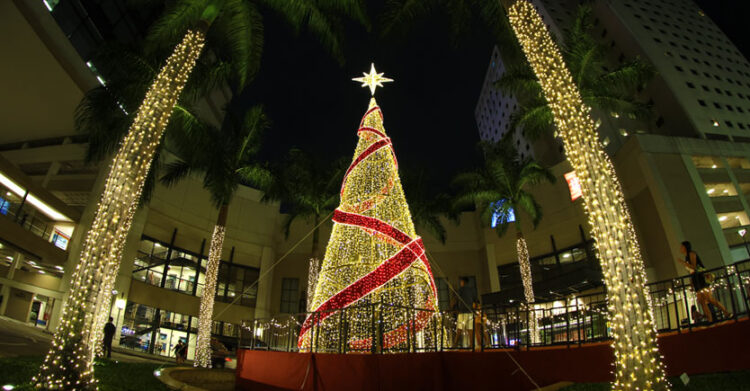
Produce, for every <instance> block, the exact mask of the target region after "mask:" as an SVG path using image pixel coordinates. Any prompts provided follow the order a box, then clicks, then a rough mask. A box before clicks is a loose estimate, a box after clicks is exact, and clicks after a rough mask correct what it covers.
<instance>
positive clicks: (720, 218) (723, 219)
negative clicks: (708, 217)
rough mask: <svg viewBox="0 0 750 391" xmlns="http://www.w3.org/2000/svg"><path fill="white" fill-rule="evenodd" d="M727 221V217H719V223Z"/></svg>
mask: <svg viewBox="0 0 750 391" xmlns="http://www.w3.org/2000/svg"><path fill="white" fill-rule="evenodd" d="M726 219H727V216H721V217H719V221H725V220H726Z"/></svg>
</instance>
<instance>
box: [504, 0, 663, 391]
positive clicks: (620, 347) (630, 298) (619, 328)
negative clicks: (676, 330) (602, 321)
mask: <svg viewBox="0 0 750 391" xmlns="http://www.w3.org/2000/svg"><path fill="white" fill-rule="evenodd" d="M508 17H509V19H510V24H511V26H512V27H513V30H514V31H515V33H516V36H517V37H518V40H519V42H520V43H521V46H522V48H523V50H524V53H525V54H526V58H527V59H528V61H529V63H530V64H531V66H532V68H533V70H534V73H535V74H536V76H537V78H538V79H539V82H540V84H541V86H542V89H543V91H544V95H545V97H546V99H547V101H548V102H549V105H550V108H551V109H552V112H553V114H554V119H555V124H556V126H557V129H558V131H559V134H560V137H561V138H562V140H563V144H564V146H565V152H566V155H567V157H568V160H569V161H570V163H571V165H572V166H573V169H574V170H575V171H576V174H577V175H578V178H579V180H580V183H581V191H582V193H583V199H584V201H585V202H584V205H585V208H586V212H587V216H588V220H589V224H590V226H591V234H592V236H593V237H594V239H595V240H596V248H597V251H598V254H599V258H600V260H601V263H602V270H603V273H604V280H605V283H606V285H607V292H608V298H607V299H608V310H609V317H610V322H611V324H612V335H613V336H614V350H615V381H614V382H613V384H612V387H613V389H616V390H666V389H669V383H668V382H667V380H666V377H665V374H664V367H663V365H662V362H661V356H660V355H659V352H658V348H657V345H656V328H655V325H654V322H653V313H652V310H651V302H650V299H649V294H648V288H647V287H646V286H645V282H646V278H645V272H644V267H643V261H642V259H641V255H640V249H639V247H638V241H637V238H636V236H635V231H634V229H633V226H632V224H631V218H630V213H629V211H628V208H627V204H626V203H625V198H624V196H623V193H622V189H621V186H620V183H619V181H618V179H617V175H616V173H615V171H614V167H613V166H612V163H611V161H610V160H609V157H608V156H607V155H606V153H605V152H604V149H603V147H602V145H601V144H600V142H599V140H598V137H597V134H596V127H595V124H594V122H593V120H592V119H591V115H590V108H588V107H586V106H585V105H584V104H583V101H582V99H581V96H580V93H579V92H578V89H577V87H576V85H575V84H574V82H573V79H572V77H571V74H570V71H569V70H568V69H567V67H566V65H565V62H564V60H563V57H562V55H561V54H560V52H559V50H558V49H557V47H556V45H555V43H554V41H553V40H552V38H551V36H550V34H549V32H548V31H547V28H546V26H545V25H544V22H543V21H542V19H541V17H540V16H539V15H538V14H537V12H536V10H535V8H534V6H533V5H532V4H530V3H529V2H528V1H526V0H519V1H516V2H515V3H514V4H513V5H512V6H510V7H509V9H508Z"/></svg>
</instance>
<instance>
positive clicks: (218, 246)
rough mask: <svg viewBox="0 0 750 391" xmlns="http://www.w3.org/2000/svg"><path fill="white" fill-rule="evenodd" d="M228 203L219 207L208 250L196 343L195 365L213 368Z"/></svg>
mask: <svg viewBox="0 0 750 391" xmlns="http://www.w3.org/2000/svg"><path fill="white" fill-rule="evenodd" d="M227 211H228V205H222V206H221V208H219V217H218V218H217V220H216V226H215V227H214V233H213V235H212V236H211V247H210V249H209V251H208V264H207V265H206V282H205V285H204V286H203V295H202V296H201V306H200V311H199V312H198V316H199V317H198V337H197V341H196V344H195V364H194V365H195V366H196V367H202V368H211V326H212V325H213V314H214V299H215V297H216V280H217V278H218V276H219V264H220V263H221V251H222V249H223V248H224V235H225V232H226V229H225V227H226V225H227Z"/></svg>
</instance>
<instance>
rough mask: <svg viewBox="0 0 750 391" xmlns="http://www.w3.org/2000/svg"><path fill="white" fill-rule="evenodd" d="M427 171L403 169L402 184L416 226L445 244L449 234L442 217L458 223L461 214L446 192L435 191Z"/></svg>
mask: <svg viewBox="0 0 750 391" xmlns="http://www.w3.org/2000/svg"><path fill="white" fill-rule="evenodd" d="M428 179H429V178H428V177H427V172H426V171H425V170H424V169H422V168H418V169H406V170H402V174H401V185H402V186H403V188H404V195H405V196H406V200H407V201H408V202H409V212H410V213H411V218H412V221H413V222H414V226H415V227H417V228H420V229H423V230H425V231H427V232H429V233H430V234H431V235H432V236H434V237H435V238H436V239H437V240H439V241H440V243H443V244H445V241H446V240H447V239H448V234H447V232H446V229H445V225H443V222H442V221H441V217H446V218H448V219H449V220H451V221H452V222H453V223H458V221H459V215H458V213H456V212H455V209H454V208H453V207H452V202H451V197H450V196H449V195H448V194H446V193H435V192H433V191H432V189H431V188H430V186H429V183H428V182H429V180H428Z"/></svg>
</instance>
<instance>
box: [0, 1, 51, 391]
mask: <svg viewBox="0 0 750 391" xmlns="http://www.w3.org/2000/svg"><path fill="white" fill-rule="evenodd" d="M45 4H46V2H45ZM50 11H52V10H50ZM14 388H16V387H15V386H13V385H12V384H6V385H4V386H3V390H5V391H10V390H12V389H14Z"/></svg>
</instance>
